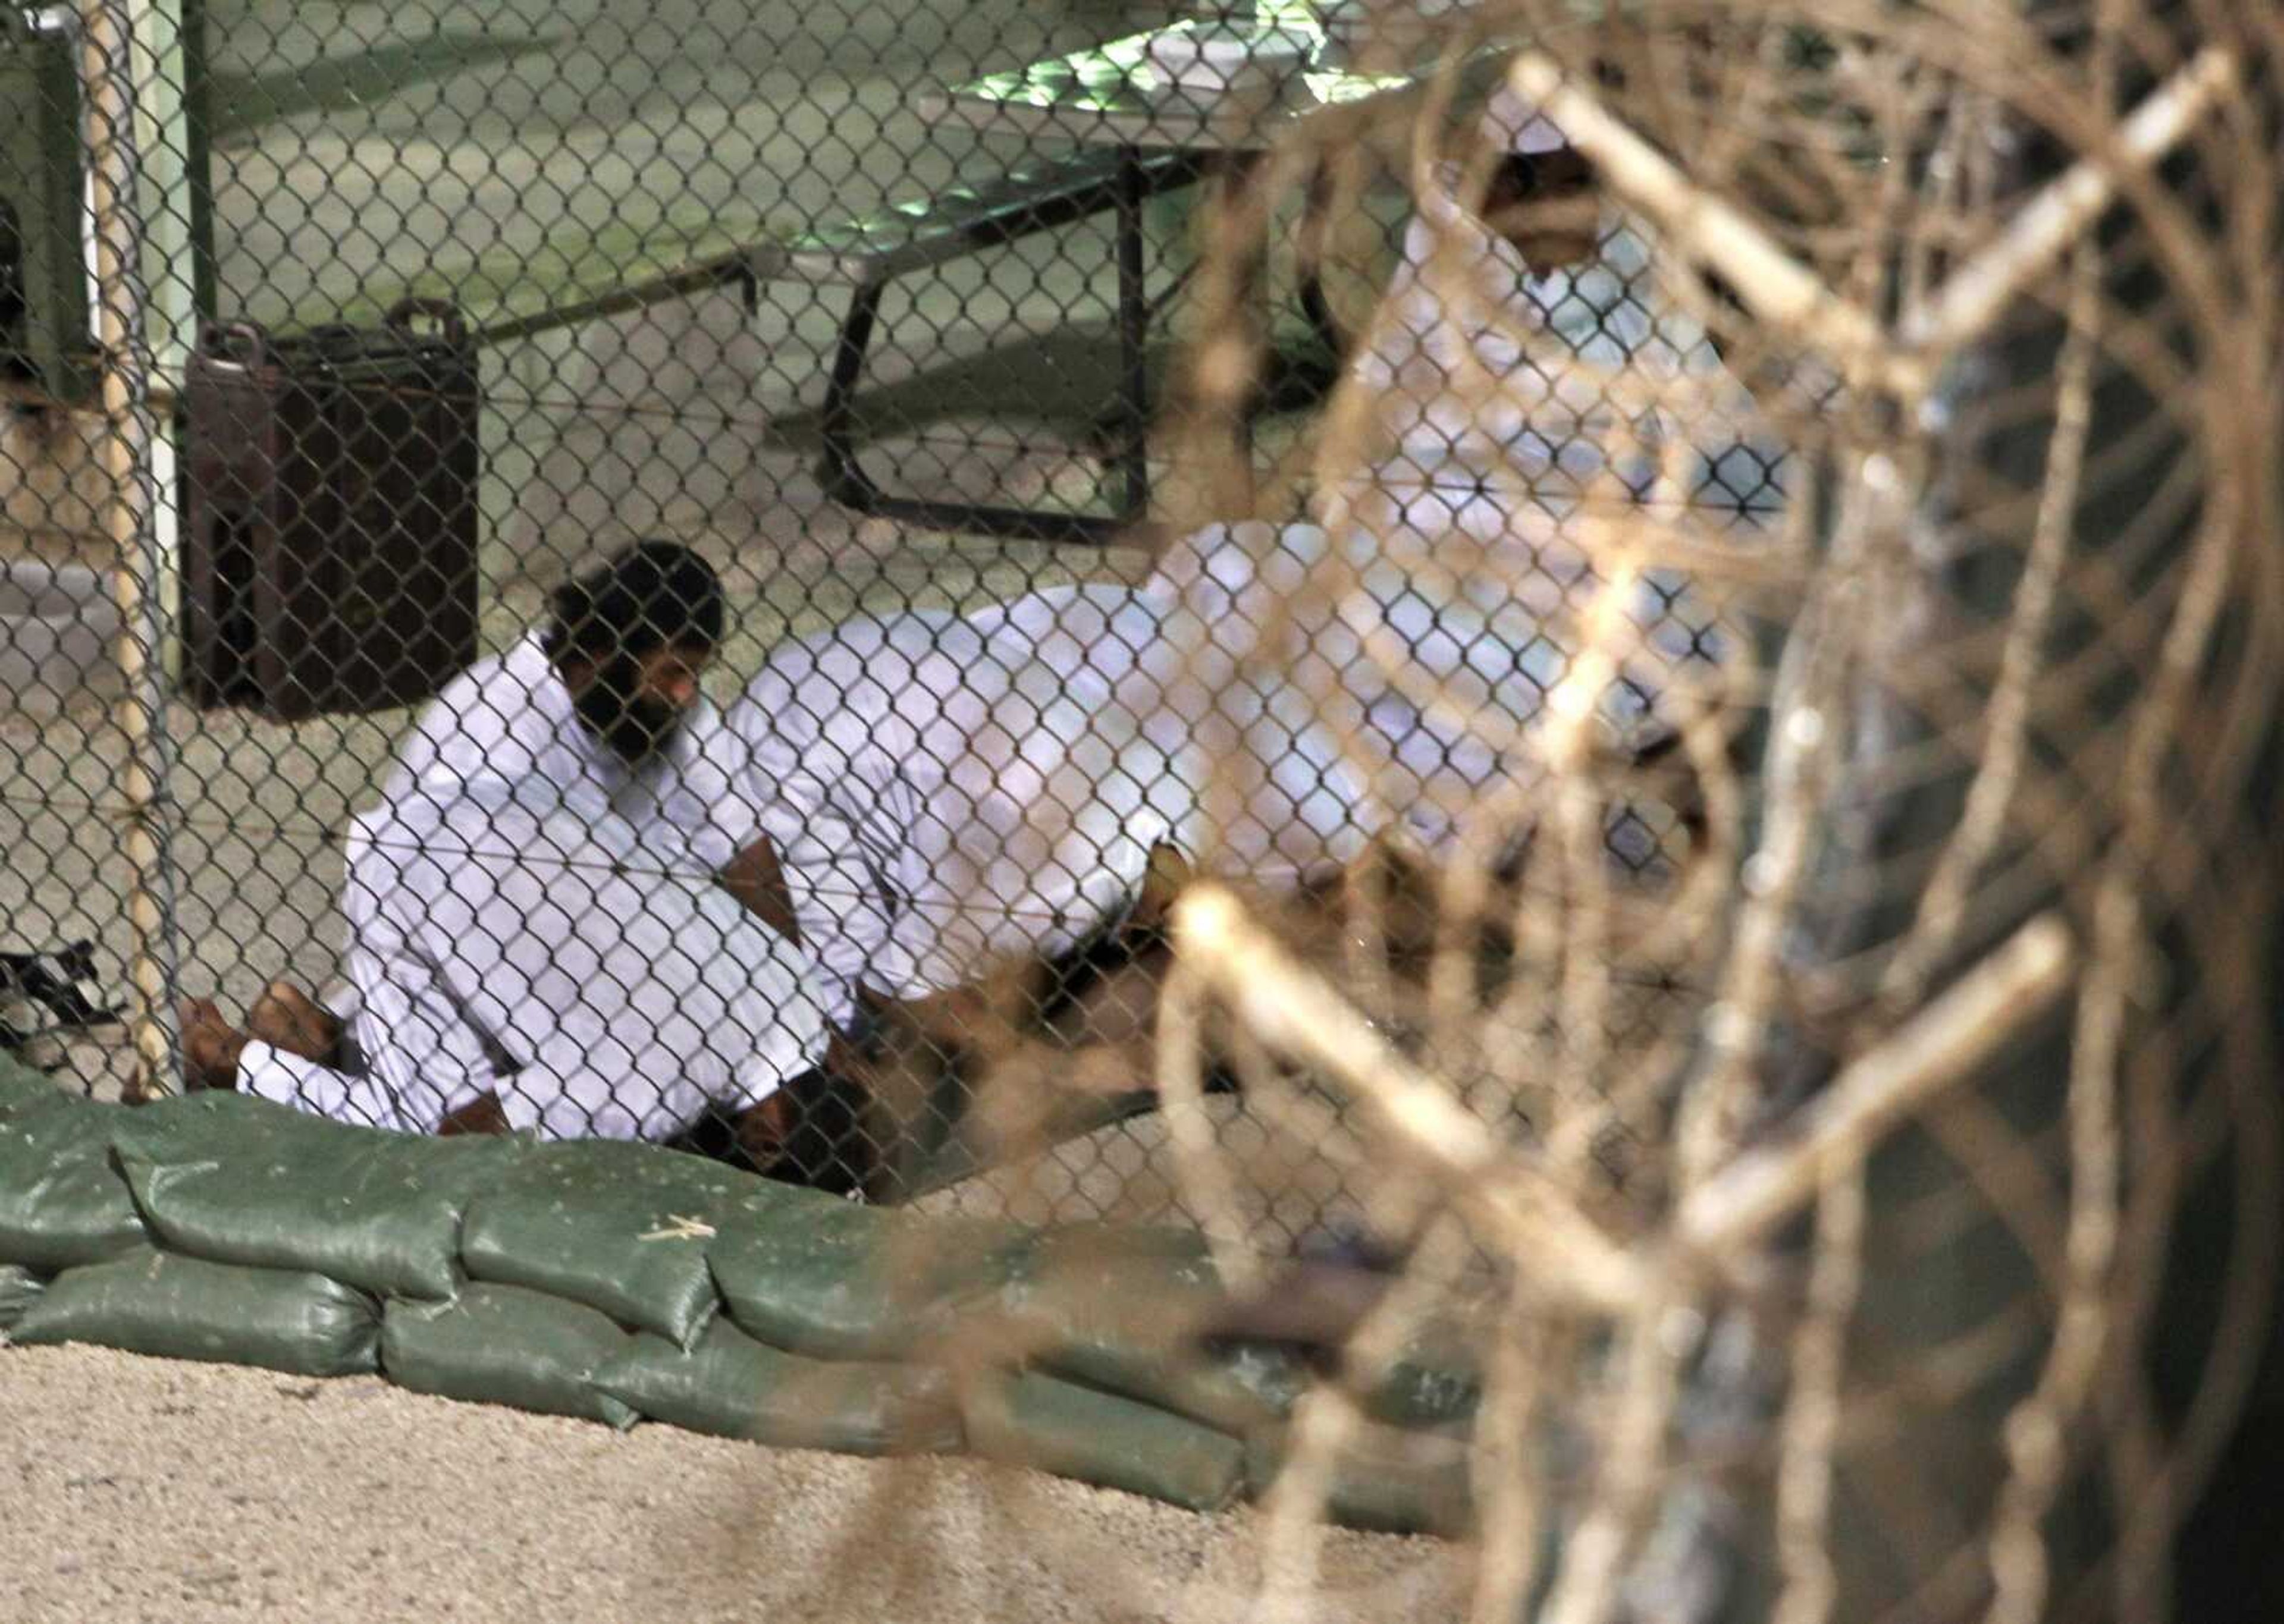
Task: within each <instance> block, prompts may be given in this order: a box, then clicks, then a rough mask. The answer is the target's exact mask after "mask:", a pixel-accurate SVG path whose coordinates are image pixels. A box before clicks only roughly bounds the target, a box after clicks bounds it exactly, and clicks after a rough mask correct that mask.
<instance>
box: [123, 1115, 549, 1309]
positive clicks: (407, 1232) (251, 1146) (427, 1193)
mask: <svg viewBox="0 0 2284 1624" xmlns="http://www.w3.org/2000/svg"><path fill="white" fill-rule="evenodd" d="M113 1150H114V1151H115V1152H117V1154H118V1158H119V1164H120V1167H121V1171H122V1172H123V1173H124V1174H125V1175H126V1178H127V1182H128V1184H129V1187H130V1188H131V1189H132V1190H133V1191H134V1195H135V1200H136V1204H137V1206H140V1207H141V1209H142V1212H143V1216H144V1219H145V1222H148V1223H149V1224H150V1226H151V1229H152V1231H153V1233H154V1234H156V1235H157V1236H158V1237H159V1238H160V1239H161V1240H163V1241H165V1242H166V1243H167V1245H168V1246H170V1247H171V1248H173V1249H174V1250H176V1251H177V1252H184V1253H190V1254H191V1255H192V1256H193V1257H202V1258H211V1259H214V1260H215V1261H217V1262H224V1263H254V1264H259V1265H262V1266H264V1267H268V1268H272V1269H313V1270H315V1271H316V1272H317V1273H319V1274H322V1275H327V1276H330V1277H332V1278H333V1279H336V1280H340V1281H342V1282H344V1283H346V1284H350V1285H354V1286H357V1287H360V1288H362V1289H363V1290H365V1291H368V1292H375V1293H378V1294H380V1295H401V1296H408V1297H426V1298H431V1299H434V1298H444V1297H450V1295H451V1294H452V1292H453V1289H454V1286H455V1284H456V1283H457V1277H456V1273H455V1270H456V1268H457V1265H458V1261H459V1246H460V1219H461V1215H462V1214H463V1213H464V1212H465V1210H466V1208H467V1206H468V1205H469V1203H470V1202H471V1201H473V1199H474V1198H475V1196H476V1194H477V1192H478V1191H481V1190H483V1189H485V1188H487V1187H488V1186H489V1185H492V1184H496V1183H498V1182H499V1181H500V1179H501V1178H502V1176H503V1175H505V1172H506V1170H507V1167H508V1166H509V1164H510V1162H511V1160H512V1159H514V1158H515V1157H517V1156H518V1155H520V1154H524V1153H528V1150H529V1147H528V1145H527V1144H524V1143H523V1142H521V1141H518V1140H512V1139H494V1138H482V1137H468V1138H459V1139H433V1138H426V1137H420V1136H412V1135H408V1134H392V1133H384V1132H381V1131H379V1129H376V1128H356V1127H351V1126H349V1125H348V1124H347V1123H341V1122H331V1121H327V1120H325V1119H324V1118H323V1117H317V1116H312V1115H310V1114H309V1113H307V1112H303V1111H293V1110H290V1109H288V1108H287V1107H285V1106H283V1105H272V1104H270V1102H268V1101H266V1100H260V1099H254V1098H251V1097H247V1096H245V1095H240V1094H222V1093H209V1094H192V1095H188V1096H185V1097H181V1098H177V1099H169V1100H164V1101H161V1102H160V1103H159V1104H157V1105H150V1106H146V1107H145V1108H144V1109H143V1110H141V1111H136V1112H130V1113H128V1114H127V1115H126V1117H125V1118H124V1119H123V1120H121V1123H120V1125H119V1128H118V1129H117V1132H116V1133H115V1135H114V1136H113Z"/></svg>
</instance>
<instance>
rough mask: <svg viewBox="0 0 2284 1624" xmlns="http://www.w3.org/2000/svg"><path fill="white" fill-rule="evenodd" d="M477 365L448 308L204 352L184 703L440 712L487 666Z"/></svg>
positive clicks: (218, 342)
mask: <svg viewBox="0 0 2284 1624" xmlns="http://www.w3.org/2000/svg"><path fill="white" fill-rule="evenodd" d="M478 400H479V393H478V378H477V367H476V347H475V345H474V343H473V340H472V339H471V338H470V336H469V334H468V332H467V329H466V327H465V324H463V323H462V321H461V320H460V317H459V315H458V312H457V311H456V310H455V309H453V308H452V307H451V306H450V305H448V304H443V303H441V302H437V301H406V302H405V303H403V304H401V305H399V306H397V307H396V308H395V309H393V310H392V311H390V312H389V314H388V316H387V319H386V320H385V321H383V322H382V323H381V324H380V325H379V326H378V327H351V326H331V327H319V328H315V329H312V330H310V331H309V332H306V333H299V334H293V335H290V336H286V337H282V338H273V337H272V336H270V334H268V333H266V332H263V331H262V329H261V328H260V327H258V326H255V325H254V324H252V323H248V322H231V323H226V324H216V325H211V326H208V327H207V328H206V329H205V330H204V331H203V332H201V333H200V335H199V346H198V348H197V351H196V352H195V353H194V354H193V355H192V359H191V363H190V370H189V375H188V378H187V379H186V382H185V386H184V413H185V423H184V448H183V454H184V475H185V479H184V542H183V595H184V636H185V644H186V646H185V649H184V656H185V657H184V685H185V687H186V688H187V690H188V692H189V696H190V698H191V699H192V702H193V703H196V704H199V705H202V706H245V707H250V708H252V709H254V710H257V711H260V712H261V713H262V714H265V715H269V716H271V717H274V718H277V719H278V720H282V721H293V720H297V719H300V718H302V717H307V716H313V715H317V714H324V713H327V712H344V711H367V710H377V709H382V708H386V707H393V706H402V705H410V704H412V703H414V702H416V701H418V700H420V699H426V698H427V697H428V696H429V695H431V694H433V693H434V692H435V691H436V690H437V689H438V688H440V687H442V685H443V683H445V682H447V681H448V680H449V679H450V678H451V677H452V676H453V675H455V674H456V673H458V671H459V670H460V669H461V668H464V667H465V666H466V665H467V664H468V663H469V662H470V661H471V660H473V659H474V658H475V654H476V621H477V592H478V577H477V567H476V534H477V523H476V519H477V514H476V487H477V480H478V476H479V473H480V471H481V470H480V453H479V449H478V443H477V418H476V414H477V405H478Z"/></svg>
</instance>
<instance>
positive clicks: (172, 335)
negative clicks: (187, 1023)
mask: <svg viewBox="0 0 2284 1624" xmlns="http://www.w3.org/2000/svg"><path fill="white" fill-rule="evenodd" d="M147 9H148V8H147V7H138V5H137V4H136V0H88V4H87V5H86V7H85V9H84V11H83V12H82V21H83V38H82V59H81V60H82V74H83V77H84V79H85V82H86V87H87V140H88V156H89V165H88V168H89V178H90V195H91V207H90V227H91V230H92V235H93V243H92V245H91V246H92V257H93V262H94V263H93V269H94V277H95V303H96V308H95V316H96V344H97V349H98V357H99V364H100V369H101V380H102V397H101V398H102V404H103V451H102V458H101V465H102V467H103V471H104V473H105V475H106V485H107V487H108V494H107V496H106V501H105V504H104V527H105V529H106V533H107V534H108V535H109V536H110V538H111V542H112V544H113V547H114V548H115V549H116V553H117V556H116V558H115V559H114V561H113V570H112V581H113V590H114V592H115V594H116V596H117V598H118V603H119V666H120V674H121V678H122V679H123V680H122V683H121V696H120V699H119V704H118V707H117V712H116V722H117V725H118V728H119V730H120V732H121V736H122V737H123V738H124V739H125V740H126V744H127V759H126V762H125V764H124V769H123V773H122V777H121V806H120V807H119V808H118V816H119V818H120V821H121V829H122V837H123V838H122V840H121V844H122V846H123V847H124V848H125V851H126V855H127V860H128V864H129V871H130V876H131V878H130V886H131V889H130V891H129V897H128V917H129V921H130V923H131V925H132V926H133V929H134V933H135V946H134V952H133V956H132V959H131V962H130V964H129V977H130V979H131V980H132V981H133V984H134V987H135V992H136V1003H137V1008H136V1011H135V1015H134V1031H135V1047H136V1050H137V1056H138V1057H139V1059H140V1062H141V1064H140V1067H139V1070H138V1071H137V1075H136V1076H135V1077H134V1078H133V1079H132V1080H131V1081H130V1083H129V1094H130V1097H133V1096H137V1095H142V1094H149V1093H153V1092H160V1091H163V1090H164V1089H167V1088H168V1087H169V1086H171V1083H172V1081H173V1078H174V1077H175V1075H176V1066H175V1058H176V1056H175V1037H174V1028H173V1024H172V1004H173V996H172V995H173V992H174V988H175V981H176V977H175V941H174V925H175V919H174V888H173V882H172V874H171V871H170V868H169V863H170V855H169V852H168V831H167V824H166V816H167V806H166V802H167V798H168V748H167V744H168V739H167V724H166V698H167V696H166V686H165V674H164V668H163V665H162V656H161V650H162V648H163V642H164V637H165V633H166V621H167V616H166V611H165V606H164V604H163V602H162V600H161V597H160V590H161V589H160V580H161V577H162V574H163V573H164V571H165V568H166V561H165V559H164V558H163V557H162V556H161V554H162V549H161V546H160V536H159V534H158V530H157V520H158V517H159V504H160V488H159V482H158V480H156V478H155V477H154V472H153V456H154V451H155V449H156V447H157V445H158V442H159V439H160V433H159V427H158V425H157V421H156V418H155V414H154V412H153V406H152V398H151V396H152V371H153V348H152V332H151V327H150V322H151V313H150V302H151V301H150V299H149V296H148V293H149V283H148V279H147V277H146V276H145V266H146V264H147V263H148V262H147V261H146V260H145V257H144V255H145V253H146V252H148V251H149V250H150V249H151V248H152V247H153V246H155V245H153V243H152V242H151V239H150V238H148V237H147V236H146V234H145V219H144V202H145V191H144V187H145V183H146V180H147V178H148V177H146V176H145V174H144V172H143V168H142V163H141V152H140V141H139V137H141V135H142V133H143V132H142V129H141V128H140V127H139V126H138V122H137V85H136V76H135V71H134V67H135V55H134V42H135V35H136V12H137V11H138V10H147ZM176 60H177V62H179V57H177V59H176ZM178 112H179V109H178ZM176 128H177V129H179V128H180V126H179V119H178V120H177V123H176ZM183 223H184V225H185V226H187V224H188V216H187V213H185V215H184V219H183ZM184 308H187V304H186V302H185V306H184ZM168 340H169V342H170V343H172V342H178V341H179V335H178V334H176V332H175V330H174V328H173V327H172V326H170V327H169V328H168Z"/></svg>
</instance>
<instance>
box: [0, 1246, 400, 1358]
mask: <svg viewBox="0 0 2284 1624" xmlns="http://www.w3.org/2000/svg"><path fill="white" fill-rule="evenodd" d="M8 1334H9V1337H10V1339H12V1340H13V1341H16V1342H19V1343H21V1344H23V1345H24V1346H26V1347H38V1346H40V1345H43V1344H54V1343H63V1342H93V1343H98V1344H100V1345H101V1346H103V1347H123V1348H125V1349H126V1350H127V1351H128V1352H129V1353H130V1354H153V1355H158V1356H160V1357H161V1358H167V1359H202V1360H207V1361H210V1362H215V1363H220V1364H254V1365H260V1366H262V1368H263V1369H265V1370H285V1371H288V1372H290V1373H292V1374H293V1375H296V1376H356V1375H362V1374H366V1373H369V1372H371V1371H372V1370H375V1369H377V1368H378V1363H379V1362H378V1353H379V1342H380V1314H379V1309H378V1308H377V1307H376V1306H375V1304H374V1302H373V1300H372V1298H370V1297H368V1296H366V1295H365V1294H364V1292H359V1291H355V1290H353V1289H351V1288H350V1287H348V1286H346V1285H343V1284H340V1282H338V1281H334V1280H328V1279H326V1278H325V1277H324V1276H323V1275H313V1274H309V1273H306V1272H302V1271H300V1270H295V1269H246V1268H241V1267H239V1266H236V1265H233V1264H228V1263H208V1262H206V1261H202V1260H200V1259H198V1258H186V1257H181V1256H178V1255H176V1254H175V1253H168V1252H160V1251H156V1250H154V1249H153V1248H150V1247H140V1248H137V1250H135V1251H133V1252H129V1253H124V1254H122V1255H121V1256H119V1257H115V1258H113V1259H111V1260H109V1261H106V1262H101V1263H88V1264H83V1265H82V1266H81V1267H79V1268H77V1269H66V1270H64V1272H63V1273H61V1274H60V1275H58V1276H57V1277H55V1279H54V1280H52V1281H51V1282H50V1283H49V1284H48V1287H47V1289H46V1290H45V1291H43V1292H41V1293H40V1295H39V1297H38V1299H37V1300H35V1301H34V1302H33V1303H32V1304H31V1306H30V1307H28V1308H26V1309H25V1310H24V1312H23V1314H22V1316H20V1317H19V1318H18V1320H17V1321H16V1323H15V1325H14V1327H13V1328H12V1330H10V1331H9V1333H8Z"/></svg>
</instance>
